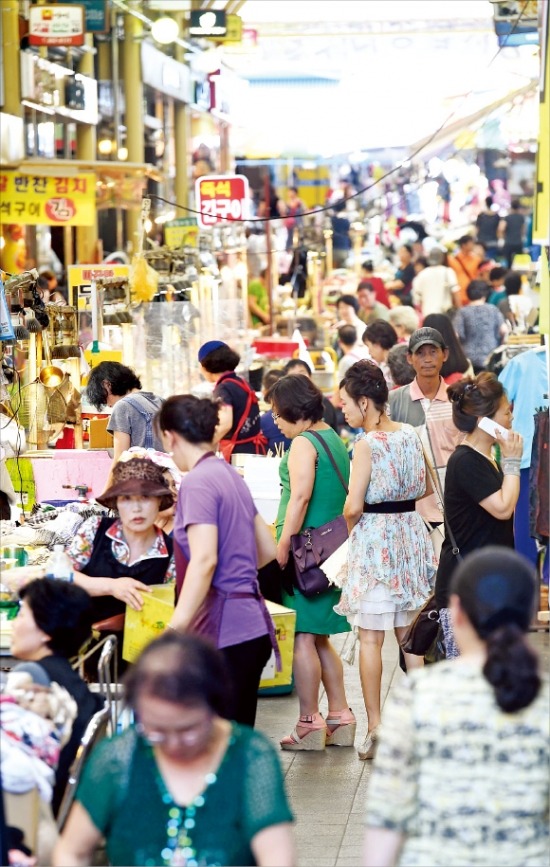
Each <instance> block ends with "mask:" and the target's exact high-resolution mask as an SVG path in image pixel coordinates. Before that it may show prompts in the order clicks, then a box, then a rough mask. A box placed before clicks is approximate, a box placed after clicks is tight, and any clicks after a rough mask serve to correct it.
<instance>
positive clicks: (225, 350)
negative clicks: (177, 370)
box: [201, 344, 241, 373]
mask: <svg viewBox="0 0 550 867" xmlns="http://www.w3.org/2000/svg"><path fill="white" fill-rule="evenodd" d="M240 360H241V359H240V356H239V354H238V353H237V352H235V350H234V349H231V347H230V346H227V345H225V344H224V346H220V347H218V349H213V350H212V352H209V353H208V355H205V356H204V358H203V360H202V361H201V365H202V366H203V367H204V369H205V370H206V371H208V373H227V371H228V370H235V368H236V367H237V365H238V363H239V361H240Z"/></svg>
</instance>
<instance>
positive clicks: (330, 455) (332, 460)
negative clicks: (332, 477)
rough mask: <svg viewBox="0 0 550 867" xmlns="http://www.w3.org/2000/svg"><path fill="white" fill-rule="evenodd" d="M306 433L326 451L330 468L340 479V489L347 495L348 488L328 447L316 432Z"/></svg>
mask: <svg viewBox="0 0 550 867" xmlns="http://www.w3.org/2000/svg"><path fill="white" fill-rule="evenodd" d="M307 433H309V434H311V436H312V437H315V439H316V440H317V442H320V443H321V445H322V446H323V448H324V450H325V451H326V453H327V455H328V458H329V461H330V462H331V464H332V466H333V467H334V470H335V471H336V475H337V476H338V478H339V479H340V481H341V483H342V487H343V488H344V490H345V492H346V494H347V493H348V486H347V485H346V483H345V481H344V477H343V475H342V473H341V472H340V470H339V468H338V465H337V463H336V461H335V460H334V457H333V455H332V453H331V451H330V449H329V447H328V446H327V444H326V442H325V441H324V439H323V437H322V436H321V435H320V434H318V433H317V431H314V430H308V431H307Z"/></svg>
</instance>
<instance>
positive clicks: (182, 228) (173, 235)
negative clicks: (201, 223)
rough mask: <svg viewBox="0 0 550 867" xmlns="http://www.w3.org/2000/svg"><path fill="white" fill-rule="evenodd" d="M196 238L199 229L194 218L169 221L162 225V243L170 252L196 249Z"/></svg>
mask: <svg viewBox="0 0 550 867" xmlns="http://www.w3.org/2000/svg"><path fill="white" fill-rule="evenodd" d="M198 236H199V227H198V226H197V221H196V220H195V218H194V217H182V218H180V219H179V220H169V221H168V222H167V223H165V224H164V242H165V244H166V246H167V247H170V249H171V250H177V249H179V248H180V247H196V246H197V241H198Z"/></svg>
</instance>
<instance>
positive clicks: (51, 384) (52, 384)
mask: <svg viewBox="0 0 550 867" xmlns="http://www.w3.org/2000/svg"><path fill="white" fill-rule="evenodd" d="M38 378H39V380H40V382H41V383H42V385H44V386H46V388H58V387H59V386H60V385H61V383H62V382H63V380H64V378H65V374H64V373H63V371H62V370H61V368H60V367H56V366H55V365H54V364H49V365H48V366H47V367H43V368H42V370H41V371H40V374H39V377H38Z"/></svg>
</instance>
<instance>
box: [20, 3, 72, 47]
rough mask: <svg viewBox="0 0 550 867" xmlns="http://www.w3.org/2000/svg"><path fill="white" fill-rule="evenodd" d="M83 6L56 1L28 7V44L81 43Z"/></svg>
mask: <svg viewBox="0 0 550 867" xmlns="http://www.w3.org/2000/svg"><path fill="white" fill-rule="evenodd" d="M84 32H85V31H84V7H83V6H73V5H69V4H63V3H56V4H55V5H53V4H51V5H50V6H36V5H33V6H31V7H30V9H29V44H30V45H83V44H84Z"/></svg>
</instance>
